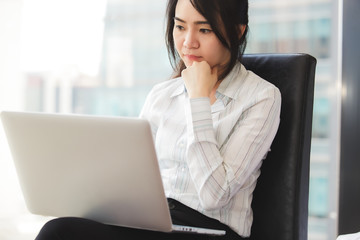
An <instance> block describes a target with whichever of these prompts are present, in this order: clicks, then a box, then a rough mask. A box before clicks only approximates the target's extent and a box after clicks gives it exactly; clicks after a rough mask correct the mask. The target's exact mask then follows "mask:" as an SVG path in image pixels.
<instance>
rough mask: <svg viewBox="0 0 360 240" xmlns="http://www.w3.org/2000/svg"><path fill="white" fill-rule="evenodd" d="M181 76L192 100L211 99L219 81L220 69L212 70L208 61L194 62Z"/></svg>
mask: <svg viewBox="0 0 360 240" xmlns="http://www.w3.org/2000/svg"><path fill="white" fill-rule="evenodd" d="M181 76H182V78H183V80H184V82H185V86H186V89H187V92H188V94H189V97H190V98H199V97H210V95H211V92H212V91H213V89H214V87H215V85H216V83H217V81H218V67H217V66H215V67H213V68H212V69H211V67H210V65H209V64H208V63H207V62H206V61H202V62H193V64H192V65H191V66H189V67H187V68H186V69H184V70H183V71H182V72H181Z"/></svg>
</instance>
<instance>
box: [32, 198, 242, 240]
mask: <svg viewBox="0 0 360 240" xmlns="http://www.w3.org/2000/svg"><path fill="white" fill-rule="evenodd" d="M168 203H169V208H170V213H171V218H172V220H173V223H174V224H180V225H188V226H194V227H205V228H214V229H221V230H225V231H226V235H225V236H209V235H202V234H191V233H163V232H156V231H148V230H140V229H134V228H126V227H119V226H113V225H106V224H102V223H99V222H96V221H92V220H88V219H84V218H75V217H66V218H57V219H54V220H51V221H49V222H47V223H46V224H45V225H44V226H43V228H42V229H41V231H40V232H39V234H38V236H37V237H36V240H45V239H51V240H60V239H61V240H65V239H66V240H73V239H74V240H75V239H77V240H78V239H94V240H95V239H102V240H104V239H109V240H112V239H117V240H120V239H131V240H136V239H141V240H153V239H154V240H155V239H156V240H162V239H163V240H180V239H181V240H186V239H191V240H205V239H206V240H211V239H214V240H228V239H231V240H240V239H246V238H242V237H240V236H239V235H238V234H236V233H235V232H234V231H233V230H231V229H230V228H229V227H228V226H227V225H225V224H222V223H221V222H219V221H217V220H215V219H212V218H209V217H207V216H205V215H203V214H201V213H199V212H197V211H195V210H193V209H191V208H189V207H187V206H185V205H183V204H181V203H180V202H178V201H176V200H173V199H168Z"/></svg>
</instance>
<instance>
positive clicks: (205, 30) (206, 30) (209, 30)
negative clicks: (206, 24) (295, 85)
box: [200, 28, 212, 33]
mask: <svg viewBox="0 0 360 240" xmlns="http://www.w3.org/2000/svg"><path fill="white" fill-rule="evenodd" d="M200 32H201V33H211V32H212V30H211V29H206V28H202V29H200Z"/></svg>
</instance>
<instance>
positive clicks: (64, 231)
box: [36, 217, 87, 240]
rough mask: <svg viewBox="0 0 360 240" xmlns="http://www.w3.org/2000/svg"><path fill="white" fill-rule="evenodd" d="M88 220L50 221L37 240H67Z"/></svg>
mask: <svg viewBox="0 0 360 240" xmlns="http://www.w3.org/2000/svg"><path fill="white" fill-rule="evenodd" d="M86 222H87V220H85V219H81V218H73V217H63V218H56V219H52V220H50V221H48V222H47V223H45V225H44V226H43V227H42V228H41V230H40V232H39V234H38V236H37V237H36V240H44V239H55V240H60V239H64V238H66V236H67V235H69V234H73V233H74V231H78V230H79V229H81V228H82V227H81V225H84V223H86Z"/></svg>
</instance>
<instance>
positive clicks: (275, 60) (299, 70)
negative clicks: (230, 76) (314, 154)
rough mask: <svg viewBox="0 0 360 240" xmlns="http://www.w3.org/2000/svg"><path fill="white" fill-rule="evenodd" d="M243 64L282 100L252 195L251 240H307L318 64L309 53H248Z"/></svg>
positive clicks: (243, 59)
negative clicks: (313, 115)
mask: <svg viewBox="0 0 360 240" xmlns="http://www.w3.org/2000/svg"><path fill="white" fill-rule="evenodd" d="M241 62H242V63H243V64H244V66H245V67H246V68H247V69H248V70H251V71H253V72H254V73H256V74H257V75H259V76H260V77H262V78H264V79H266V80H267V81H269V82H271V83H273V84H274V85H275V86H277V87H278V88H279V89H280V92H281V96H282V107H281V114H280V118H281V119H280V126H279V130H278V132H277V135H276V137H275V139H274V142H273V144H272V146H271V151H270V152H269V154H268V155H267V158H266V159H265V160H264V162H263V165H262V167H261V175H260V177H259V180H258V183H257V186H256V189H255V191H254V196H253V203H252V208H253V211H254V222H253V226H252V230H251V237H250V239H256V240H264V239H267V240H273V239H274V240H275V239H276V240H304V239H307V226H308V225H307V224H308V195H309V165H310V164H309V163H310V145H311V129H312V113H313V98H314V76H315V67H316V59H315V58H314V57H312V56H310V55H307V54H259V55H258V54H255V55H252V54H250V55H244V56H243V58H242V60H241Z"/></svg>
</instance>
